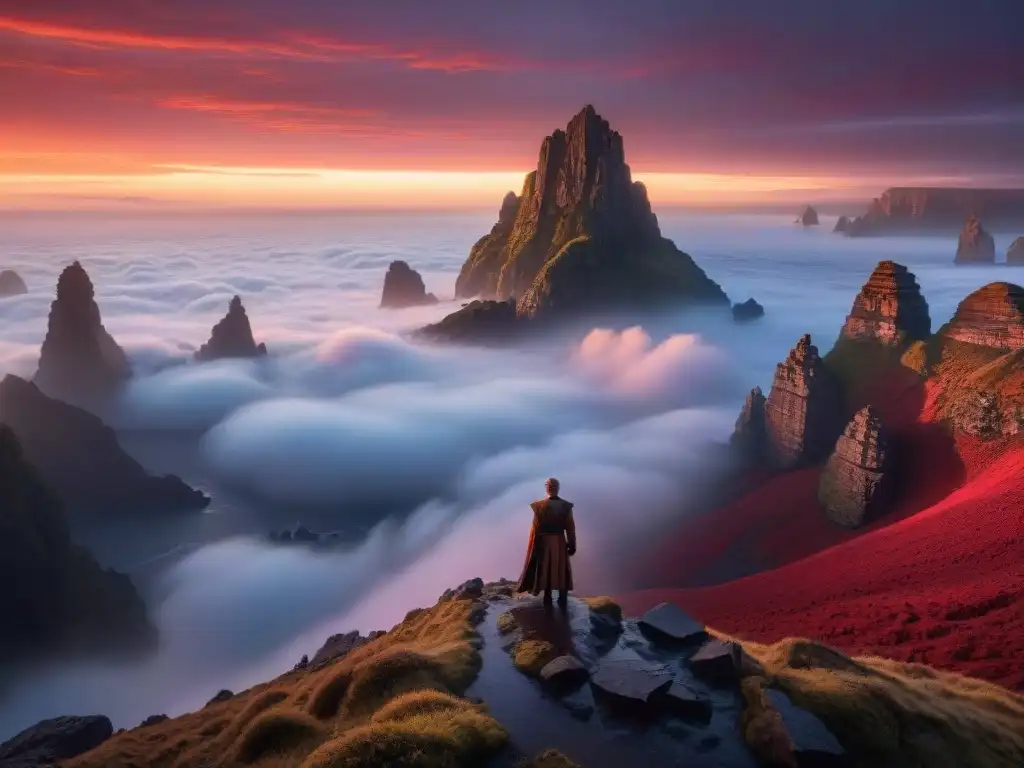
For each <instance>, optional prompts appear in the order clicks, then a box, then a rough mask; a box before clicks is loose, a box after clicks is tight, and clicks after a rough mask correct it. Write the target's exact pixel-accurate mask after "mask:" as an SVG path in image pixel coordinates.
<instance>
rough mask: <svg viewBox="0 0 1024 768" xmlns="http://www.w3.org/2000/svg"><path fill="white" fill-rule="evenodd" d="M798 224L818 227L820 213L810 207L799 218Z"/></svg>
mask: <svg viewBox="0 0 1024 768" xmlns="http://www.w3.org/2000/svg"><path fill="white" fill-rule="evenodd" d="M796 223H797V224H803V225H804V226H805V227H816V226H818V212H817V211H816V210H814V209H813V208H812V207H811V206H809V205H808V206H807V207H806V208H804V210H803V212H802V213H801V214H800V216H799V217H798V218H797V220H796Z"/></svg>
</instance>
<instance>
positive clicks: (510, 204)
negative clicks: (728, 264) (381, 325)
mask: <svg viewBox="0 0 1024 768" xmlns="http://www.w3.org/2000/svg"><path fill="white" fill-rule="evenodd" d="M513 211H515V219H514V220H512V218H511V217H512V212H513ZM510 221H511V226H509V222H510ZM456 292H457V295H459V296H462V297H468V296H470V295H481V296H483V297H485V298H494V299H498V300H507V299H514V300H516V302H517V303H516V314H517V316H518V317H520V318H523V319H526V320H539V319H550V318H554V317H560V318H565V317H567V316H579V315H583V314H586V313H588V312H597V311H600V310H605V309H638V310H649V309H651V308H653V307H656V306H659V305H661V306H680V305H691V304H695V303H704V304H712V305H719V306H722V307H727V306H728V304H727V302H728V299H727V298H726V296H725V294H724V293H723V292H722V289H721V288H720V287H719V286H718V285H717V284H716V283H714V282H713V281H712V280H710V279H709V278H708V277H707V275H705V274H704V272H703V271H702V270H701V269H700V268H699V267H698V266H697V265H696V264H694V262H693V260H692V259H691V258H690V257H689V256H687V255H686V254H684V253H682V252H681V251H679V250H678V249H677V248H676V247H675V245H674V244H673V243H672V242H671V241H670V240H666V239H665V238H664V237H662V235H661V230H660V229H659V227H658V220H657V217H656V216H655V215H654V213H653V212H652V211H651V204H650V202H649V200H648V199H647V190H646V188H645V187H644V186H643V185H642V184H640V183H639V182H634V181H633V180H632V178H631V175H630V170H629V166H628V165H626V161H625V151H624V148H623V141H622V136H620V135H619V134H618V133H617V132H616V131H613V130H612V129H611V128H610V126H609V125H608V122H607V121H606V120H604V119H602V118H601V116H600V115H598V114H597V112H596V111H595V110H594V108H593V107H592V106H587V107H585V108H584V109H583V110H582V111H580V112H579V114H577V115H576V116H575V117H573V119H572V120H571V121H570V122H569V124H568V126H567V127H566V129H565V130H564V131H561V130H559V131H555V132H554V133H553V134H552V135H551V136H548V137H547V138H546V139H544V142H543V143H542V145H541V150H540V158H539V160H538V163H537V170H536V171H534V172H531V173H530V174H528V175H527V177H526V180H525V182H524V184H523V191H522V194H520V195H519V198H518V202H516V201H513V200H512V198H510V197H508V196H506V198H505V202H504V204H503V206H502V213H501V214H500V215H499V222H498V224H497V225H495V227H494V228H493V229H492V231H491V234H489V235H487V236H486V237H485V238H483V239H482V240H480V241H479V242H478V243H477V244H476V245H475V246H474V247H473V250H472V252H471V253H470V256H469V259H467V261H466V263H465V264H464V265H463V268H462V272H461V273H460V276H459V281H458V284H457V286H456ZM456 314H457V313H456ZM425 331H427V333H428V335H429V334H432V333H434V332H436V331H437V329H436V328H433V329H431V328H428V329H425Z"/></svg>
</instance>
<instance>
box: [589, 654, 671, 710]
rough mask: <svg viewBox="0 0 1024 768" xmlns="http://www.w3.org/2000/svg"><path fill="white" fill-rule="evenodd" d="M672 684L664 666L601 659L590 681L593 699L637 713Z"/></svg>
mask: <svg viewBox="0 0 1024 768" xmlns="http://www.w3.org/2000/svg"><path fill="white" fill-rule="evenodd" d="M672 683H673V677H672V670H671V669H670V668H669V667H668V666H667V665H664V664H662V665H658V664H652V663H650V662H646V661H643V660H642V659H640V658H633V657H630V658H609V657H605V658H604V659H602V660H601V662H600V664H599V665H598V667H597V671H596V672H595V673H594V675H593V676H592V677H591V678H590V685H591V686H592V687H593V688H594V691H595V694H596V695H598V696H604V697H605V698H606V699H607V700H608V701H609V702H610V703H613V704H616V705H619V706H626V707H631V708H637V709H643V708H646V707H647V706H648V705H650V704H651V703H652V699H656V698H657V695H658V694H659V693H664V692H665V691H667V690H668V689H669V688H671V687H672Z"/></svg>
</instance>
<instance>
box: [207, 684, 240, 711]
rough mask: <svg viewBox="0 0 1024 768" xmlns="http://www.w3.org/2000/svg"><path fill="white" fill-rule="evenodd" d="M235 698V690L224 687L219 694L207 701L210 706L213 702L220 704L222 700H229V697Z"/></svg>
mask: <svg viewBox="0 0 1024 768" xmlns="http://www.w3.org/2000/svg"><path fill="white" fill-rule="evenodd" d="M233 698H235V694H234V692H233V691H229V690H228V689H227V688H223V689H221V690H219V691H217V694H216V695H215V696H214V697H213V698H212V699H210V700H209V701H208V702H206V706H207V707H209V706H210V705H212V704H220V703H221V702H222V701H228V700H229V699H233Z"/></svg>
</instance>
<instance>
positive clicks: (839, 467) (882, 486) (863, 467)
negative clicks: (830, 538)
mask: <svg viewBox="0 0 1024 768" xmlns="http://www.w3.org/2000/svg"><path fill="white" fill-rule="evenodd" d="M893 482H894V478H893V473H892V455H891V451H890V448H889V438H888V435H887V434H886V431H885V428H884V426H883V425H882V420H881V419H880V418H879V416H878V414H877V413H876V412H875V410H874V409H873V408H872V407H871V406H870V405H868V406H865V407H864V408H862V409H861V410H859V411H858V412H857V413H856V415H855V416H854V417H853V419H852V420H851V421H850V423H849V424H847V425H846V429H845V430H844V431H843V434H842V435H841V436H840V437H839V440H838V441H837V442H836V447H835V450H834V451H833V452H832V455H831V456H830V457H829V460H828V463H827V464H826V465H825V470H824V471H823V472H822V474H821V480H820V481H819V485H818V500H819V501H820V502H821V506H822V508H823V510H824V511H825V514H826V515H827V516H828V517H829V519H831V520H832V521H833V522H835V523H838V524H839V525H842V526H844V527H846V528H857V527H860V526H861V525H864V524H865V523H868V522H871V521H872V520H874V519H876V518H878V517H880V516H881V515H883V514H885V512H886V511H887V505H888V504H889V502H890V501H891V499H892V489H893Z"/></svg>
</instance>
